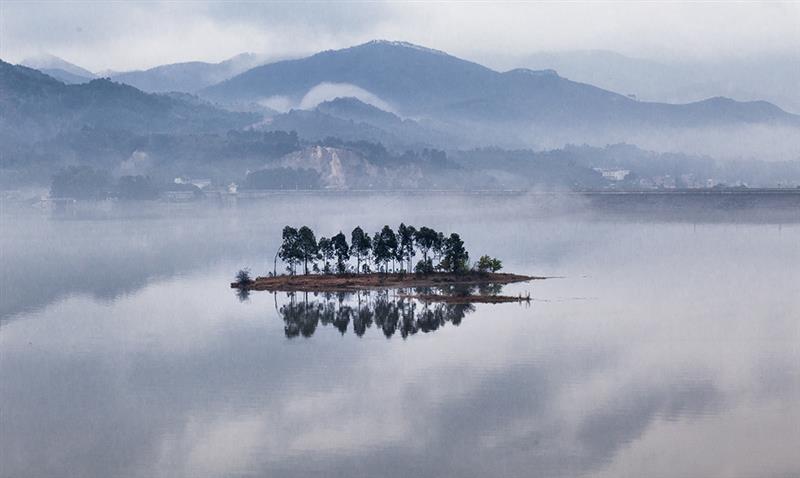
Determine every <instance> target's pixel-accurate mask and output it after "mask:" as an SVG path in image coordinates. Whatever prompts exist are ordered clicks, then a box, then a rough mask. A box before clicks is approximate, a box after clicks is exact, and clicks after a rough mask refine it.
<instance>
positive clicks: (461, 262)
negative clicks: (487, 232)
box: [273, 223, 502, 274]
mask: <svg viewBox="0 0 800 478" xmlns="http://www.w3.org/2000/svg"><path fill="white" fill-rule="evenodd" d="M418 252H419V254H420V255H421V256H422V258H421V259H420V260H419V261H417V263H416V264H415V265H414V263H413V261H414V258H415V257H416V256H417V253H418ZM275 258H276V265H277V258H280V259H281V260H282V261H283V262H284V263H285V264H286V270H287V272H288V273H289V274H295V273H297V269H298V267H299V266H301V265H302V271H303V273H304V274H309V273H310V272H314V273H324V274H333V273H338V274H344V273H348V272H356V273H361V274H368V273H371V272H411V271H412V270H413V271H414V272H416V273H419V274H430V273H433V272H436V271H441V272H451V273H464V272H466V271H468V270H470V264H469V252H467V250H466V249H465V248H464V241H463V240H462V239H461V236H459V235H458V234H457V233H452V234H450V235H449V236H445V235H444V233H442V232H439V231H436V230H434V229H432V228H430V227H425V226H422V227H420V228H419V229H417V228H416V227H414V226H407V225H405V224H404V223H401V224H400V226H399V227H398V228H397V231H396V232H395V231H394V230H393V229H392V228H391V227H389V226H388V225H386V226H383V228H382V229H381V230H380V231H378V232H375V233H374V234H372V235H370V234H369V233H366V232H364V230H363V229H362V228H361V227H360V226H356V228H355V229H353V231H352V232H351V233H350V242H349V243H348V241H347V237H346V236H345V234H344V233H343V232H341V231H339V233H338V234H336V235H334V236H332V237H330V238H328V237H324V236H323V237H320V238H319V240H317V238H316V236H315V234H314V231H312V230H311V228H309V227H308V226H302V227H300V228H299V229H296V228H294V227H291V226H286V227H284V228H283V233H282V242H281V246H280V248H279V249H278V252H277V254H276V256H275ZM352 260H355V268H353V264H352V262H351V261H352ZM412 265H413V267H412ZM501 268H502V263H501V262H500V260H498V259H494V258H491V257H489V256H483V257H481V258H480V260H479V261H478V262H477V263H476V264H475V270H478V271H480V272H496V271H498V270H500V269H501ZM275 269H277V267H275ZM276 273H277V270H273V274H276Z"/></svg>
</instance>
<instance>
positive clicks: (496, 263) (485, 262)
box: [475, 255, 503, 272]
mask: <svg viewBox="0 0 800 478" xmlns="http://www.w3.org/2000/svg"><path fill="white" fill-rule="evenodd" d="M502 268H503V263H502V262H501V261H500V259H497V258H495V257H489V256H486V255H484V256H481V258H480V259H478V262H477V263H476V264H475V269H477V270H478V272H497V271H499V270H500V269H502Z"/></svg>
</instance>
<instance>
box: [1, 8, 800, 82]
mask: <svg viewBox="0 0 800 478" xmlns="http://www.w3.org/2000/svg"><path fill="white" fill-rule="evenodd" d="M372 39H389V40H405V41H409V42H412V43H416V44H420V45H424V46H427V47H431V48H436V49H440V50H444V51H447V52H448V53H451V54H454V55H456V56H460V57H462V58H467V59H470V60H474V61H478V62H481V63H484V64H486V65H488V66H494V65H495V64H496V63H497V62H499V61H501V60H500V59H501V58H502V59H503V60H502V61H504V62H507V61H508V59H509V58H511V59H512V61H513V58H517V57H519V58H524V56H525V55H526V54H530V53H534V52H541V51H551V52H558V51H571V50H597V49H602V50H612V51H616V52H619V53H622V54H625V55H628V56H633V57H639V58H649V59H654V60H660V61H676V60H681V61H698V60H699V61H704V60H720V59H723V60H724V59H728V58H739V57H753V56H763V55H783V54H790V53H794V54H796V53H797V52H798V51H800V1H795V2H692V3H684V2H621V1H618V2H507V3H499V2H491V3H487V2H469V3H467V2H438V3H431V2H425V3H422V2H339V3H334V2H253V1H251V2H238V3H237V2H218V1H207V2H193V1H149V2H122V1H92V2H76V1H46V2H37V1H28V0H26V1H17V0H0V58H2V59H3V60H6V61H10V62H12V63H16V62H20V61H22V60H23V59H25V58H28V57H31V56H35V55H37V54H41V53H50V54H54V55H56V56H59V57H62V58H64V59H66V60H68V61H70V62H73V63H76V64H78V65H80V66H82V67H85V68H87V69H89V70H92V71H102V70H106V69H111V70H117V71H121V70H131V69H142V68H148V67H152V66H156V65H160V64H165V63H174V62H179V61H190V60H202V61H211V62H216V61H221V60H224V59H226V58H229V57H232V56H234V55H237V54H239V53H243V52H254V53H261V54H265V55H267V56H268V57H270V58H286V57H297V56H303V55H306V54H311V53H315V52H317V51H320V50H325V49H335V48H343V47H347V46H352V45H356V44H360V43H363V42H366V41H369V40H372Z"/></svg>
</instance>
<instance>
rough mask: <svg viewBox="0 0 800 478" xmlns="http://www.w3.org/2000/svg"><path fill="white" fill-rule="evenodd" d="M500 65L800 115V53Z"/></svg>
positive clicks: (623, 89)
mask: <svg viewBox="0 0 800 478" xmlns="http://www.w3.org/2000/svg"><path fill="white" fill-rule="evenodd" d="M495 63H499V64H506V65H512V64H513V65H524V66H526V67H528V68H533V69H547V68H549V69H555V70H558V71H559V72H560V73H561V74H562V75H564V76H566V77H568V78H571V79H573V80H576V81H581V82H585V83H590V84H592V85H596V86H599V87H601V88H605V89H608V90H612V91H616V92H619V93H624V94H626V95H628V94H631V95H635V96H636V97H637V98H638V99H639V100H643V101H659V102H667V103H688V102H693V101H699V100H702V99H704V98H708V97H713V96H720V95H722V96H728V97H731V98H736V99H738V100H742V101H752V100H758V99H762V100H766V101H769V102H771V103H775V104H777V105H779V106H780V107H781V108H784V109H787V110H788V111H790V112H793V113H800V89H798V88H797V85H798V84H800V54H794V55H791V54H785V55H773V56H770V55H760V56H758V57H754V58H747V57H746V58H740V59H718V60H706V61H703V62H700V61H680V62H678V61H653V60H647V59H641V58H631V57H628V56H625V55H621V54H619V53H616V52H611V51H605V50H579V51H566V52H539V53H534V54H531V55H526V56H524V57H521V58H520V57H515V58H507V59H498V58H496V59H495Z"/></svg>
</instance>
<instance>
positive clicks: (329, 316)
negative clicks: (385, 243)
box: [278, 291, 475, 339]
mask: <svg viewBox="0 0 800 478" xmlns="http://www.w3.org/2000/svg"><path fill="white" fill-rule="evenodd" d="M474 310H475V307H474V306H473V305H472V304H448V303H428V302H419V301H417V300H414V299H409V298H404V297H395V296H392V295H390V294H389V293H388V292H387V291H372V292H357V293H354V294H343V293H339V294H329V293H323V294H320V295H315V296H314V297H312V298H311V299H310V300H309V298H308V294H303V295H302V299H298V297H297V294H289V295H288V302H287V303H285V304H284V305H282V306H281V307H280V308H279V309H278V313H279V314H280V316H281V318H282V319H283V321H284V331H285V333H286V337H288V338H294V337H297V336H299V335H302V336H303V337H310V336H312V335H313V334H314V332H315V331H316V329H317V326H318V325H320V324H321V325H322V326H323V327H324V326H327V325H332V326H333V327H334V328H336V329H337V330H338V331H339V332H340V333H341V334H342V335H344V334H345V332H347V329H348V327H349V326H350V322H351V321H352V323H353V332H354V333H355V334H356V335H357V336H359V337H361V336H363V335H364V334H365V333H366V331H367V329H369V328H371V327H372V326H373V325H374V326H375V328H376V329H379V330H380V331H381V332H383V335H384V336H385V337H386V338H391V337H392V336H393V335H395V334H396V333H398V332H399V333H400V336H401V337H402V338H403V339H405V338H407V337H409V336H410V335H414V334H416V333H418V332H422V333H428V332H433V331H435V330H438V329H439V328H440V327H443V326H444V325H446V324H447V323H451V324H453V325H456V326H457V325H459V324H460V323H461V320H462V319H463V318H464V316H465V315H466V314H468V313H470V312H473V311H474Z"/></svg>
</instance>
